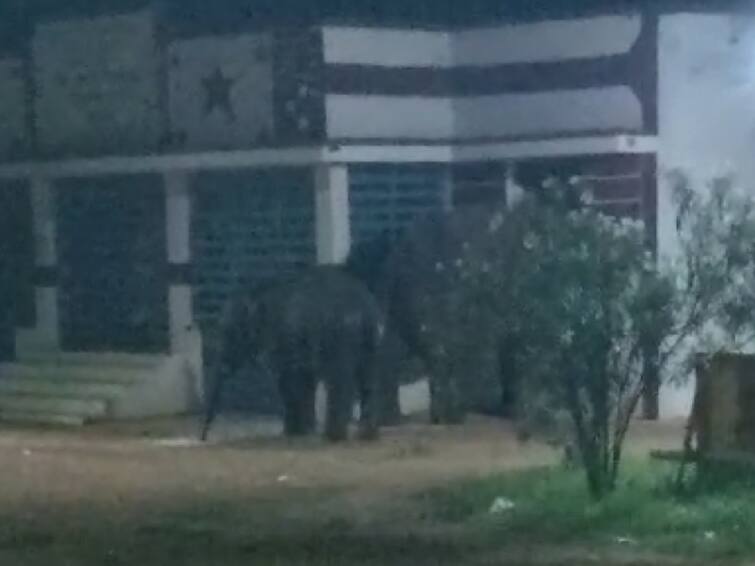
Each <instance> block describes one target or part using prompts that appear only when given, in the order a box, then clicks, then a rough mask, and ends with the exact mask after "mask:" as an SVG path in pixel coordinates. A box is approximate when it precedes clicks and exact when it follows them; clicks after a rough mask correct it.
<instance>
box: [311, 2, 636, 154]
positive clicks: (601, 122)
mask: <svg viewBox="0 0 755 566" xmlns="http://www.w3.org/2000/svg"><path fill="white" fill-rule="evenodd" d="M641 31H642V18H641V17H640V16H639V15H636V14H635V15H618V16H604V17H597V18H590V19H577V20H558V21H547V22H539V23H534V24H521V25H508V26H499V27H494V28H481V29H472V30H465V31H460V32H436V31H419V30H396V29H371V28H354V27H346V28H339V27H326V28H324V30H323V39H324V45H325V62H326V63H330V64H350V65H357V66H368V67H379V68H382V70H383V71H385V72H390V71H391V70H398V69H406V68H419V69H425V70H427V71H430V70H432V69H435V70H436V71H437V70H444V69H445V70H447V69H451V68H456V67H483V68H484V67H490V72H491V73H493V72H505V71H501V70H500V69H495V68H494V67H495V66H496V65H504V64H529V63H542V62H558V61H565V60H570V61H572V60H579V59H585V58H590V57H599V56H609V55H619V54H627V53H629V51H630V50H631V49H632V47H633V46H634V45H635V43H636V42H637V40H638V38H639V37H640V33H641ZM446 78H450V77H446ZM619 80H620V79H619ZM626 80H629V77H626ZM449 86H450V85H449ZM535 86H536V85H535ZM422 89H423V85H417V90H416V92H412V93H411V94H407V95H399V96H378V95H375V94H367V93H364V94H362V93H352V94H348V95H347V94H328V95H326V114H327V126H328V127H327V130H328V135H329V137H331V138H370V139H386V140H397V139H407V138H415V139H427V140H441V139H449V138H452V139H470V138H503V137H517V136H538V135H543V136H544V137H547V135H548V134H563V133H571V132H586V131H597V130H602V131H607V130H630V131H638V130H642V128H643V116H642V108H641V104H640V101H639V100H638V98H637V96H636V94H635V93H634V92H633V90H632V89H631V88H629V87H628V86H621V85H619V86H616V85H613V86H607V87H603V88H600V87H597V88H589V89H567V88H564V89H563V90H558V91H537V90H535V91H532V92H525V93H502V94H490V95H487V94H486V95H485V96H475V95H474V92H471V93H470V95H467V96H454V95H453V94H451V93H450V92H449V93H443V92H441V93H437V92H436V93H434V94H433V95H429V94H427V93H423V92H422Z"/></svg>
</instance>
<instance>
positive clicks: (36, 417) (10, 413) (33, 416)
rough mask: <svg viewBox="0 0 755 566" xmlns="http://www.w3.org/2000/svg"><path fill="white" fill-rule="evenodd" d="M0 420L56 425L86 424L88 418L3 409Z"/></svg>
mask: <svg viewBox="0 0 755 566" xmlns="http://www.w3.org/2000/svg"><path fill="white" fill-rule="evenodd" d="M0 421H2V422H6V423H18V424H35V425H54V426H72V427H73V426H84V423H85V422H86V419H85V418H84V417H82V416H80V415H61V414H58V413H34V412H27V411H15V410H3V411H1V412H0Z"/></svg>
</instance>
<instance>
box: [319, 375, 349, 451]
mask: <svg viewBox="0 0 755 566" xmlns="http://www.w3.org/2000/svg"><path fill="white" fill-rule="evenodd" d="M338 366H340V367H339V369H340V370H341V371H337V372H335V373H333V374H331V375H330V376H329V377H330V379H329V380H328V382H327V390H328V402H327V409H326V417H325V437H326V438H327V439H328V440H330V441H331V442H342V441H344V440H346V439H347V438H348V436H349V423H350V422H351V418H352V416H353V412H354V387H353V385H354V383H353V381H354V371H353V369H351V371H347V368H345V367H344V364H338ZM349 369H350V368H349Z"/></svg>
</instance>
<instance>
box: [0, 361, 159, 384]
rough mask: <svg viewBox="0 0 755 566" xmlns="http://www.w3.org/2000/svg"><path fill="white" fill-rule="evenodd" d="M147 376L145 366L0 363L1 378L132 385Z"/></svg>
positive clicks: (147, 371) (147, 372)
mask: <svg viewBox="0 0 755 566" xmlns="http://www.w3.org/2000/svg"><path fill="white" fill-rule="evenodd" d="M148 376H149V370H148V369H146V368H122V367H101V366H94V365H81V366H76V365H62V366H61V365H53V364H49V363H44V364H43V363H39V364H32V363H12V364H0V380H1V379H19V380H22V379H23V380H43V381H58V382H86V383H103V384H116V385H118V384H120V385H133V384H136V383H140V382H141V381H142V380H144V379H146V378H147V377H148Z"/></svg>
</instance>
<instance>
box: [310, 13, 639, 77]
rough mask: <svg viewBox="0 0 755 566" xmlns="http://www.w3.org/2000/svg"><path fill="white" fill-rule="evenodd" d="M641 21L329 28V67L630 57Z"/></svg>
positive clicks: (610, 18)
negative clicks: (459, 28)
mask: <svg viewBox="0 0 755 566" xmlns="http://www.w3.org/2000/svg"><path fill="white" fill-rule="evenodd" d="M641 29H642V21H641V17H640V16H639V15H638V14H633V15H611V16H599V17H595V18H584V19H575V20H557V21H545V22H536V23H529V24H518V25H507V26H497V27H491V28H484V29H479V28H478V29H471V30H464V31H459V32H448V31H428V30H408V29H401V30H399V29H376V28H359V27H325V28H323V43H324V47H325V50H324V55H325V63H328V64H344V63H346V64H357V65H378V66H387V67H440V68H446V69H450V68H454V67H459V66H462V67H464V66H483V67H488V66H496V65H507V64H512V63H537V62H552V61H560V60H564V59H584V58H593V57H602V56H609V55H619V54H622V53H626V52H627V51H629V50H630V49H631V47H632V45H633V44H634V43H635V42H636V41H637V38H638V37H639V35H640V31H641Z"/></svg>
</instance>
